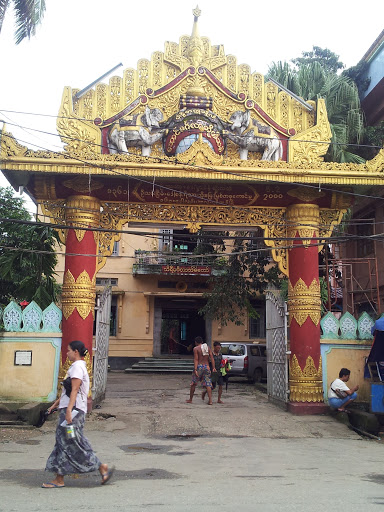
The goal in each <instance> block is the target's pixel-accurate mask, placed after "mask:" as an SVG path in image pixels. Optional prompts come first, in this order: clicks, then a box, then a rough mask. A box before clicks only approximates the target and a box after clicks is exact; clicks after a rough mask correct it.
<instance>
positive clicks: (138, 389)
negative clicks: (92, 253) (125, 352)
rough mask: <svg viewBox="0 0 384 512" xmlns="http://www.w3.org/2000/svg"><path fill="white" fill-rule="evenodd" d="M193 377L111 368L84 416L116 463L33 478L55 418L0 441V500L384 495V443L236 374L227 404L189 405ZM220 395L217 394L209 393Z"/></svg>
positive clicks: (223, 505)
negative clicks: (103, 480) (280, 404)
mask: <svg viewBox="0 0 384 512" xmlns="http://www.w3.org/2000/svg"><path fill="white" fill-rule="evenodd" d="M189 380H190V378H189V376H185V375H171V376H169V375H162V376H154V375H150V376H147V375H126V374H122V373H112V374H109V378H108V390H107V397H106V400H105V401H104V402H103V404H102V406H101V408H100V409H97V410H95V411H94V412H93V413H92V414H91V415H90V417H89V418H88V419H87V422H86V432H87V436H88V437H89V439H90V441H91V443H92V445H93V447H94V449H95V451H96V453H97V454H98V456H99V458H100V459H101V460H102V461H103V462H108V463H113V464H115V465H116V468H117V470H116V473H115V477H114V479H113V480H112V481H111V483H110V484H108V485H106V486H100V481H99V480H100V478H99V475H98V474H96V473H92V474H86V475H76V476H74V477H72V476H71V477H67V479H66V487H65V488H64V489H41V488H40V485H41V483H42V482H44V481H49V478H50V475H49V474H48V473H45V472H44V466H45V462H46V459H47V457H48V455H49V453H50V451H51V450H52V447H53V443H54V429H55V422H54V421H50V422H47V423H46V424H45V425H44V426H43V428H42V429H40V430H36V432H35V434H34V435H33V436H32V437H29V438H26V439H23V438H20V439H17V438H16V439H15V440H13V441H10V442H8V443H2V444H0V496H1V499H0V511H4V512H5V511H6V512H11V511H21V510H23V511H31V512H35V511H66V510H73V509H74V508H76V509H81V510H82V511H88V510H92V511H93V510H96V509H97V510H106V511H109V510H113V511H116V512H118V511H123V510H124V511H126V510H132V511H144V510H151V511H154V512H157V511H160V512H162V511H164V512H165V511H166V512H189V511H195V510H201V511H209V512H211V511H215V510H218V511H220V512H227V511H231V512H233V511H237V510H244V511H253V510H263V511H281V510H282V511H291V510H292V511H298V512H301V511H306V512H307V511H308V510H311V511H317V510H318V511H324V510H325V511H338V512H339V511H340V510H342V509H345V508H347V509H348V510H349V511H360V510H364V512H366V511H368V512H369V511H377V510H380V508H381V507H380V506H382V505H384V486H383V485H384V469H383V453H384V452H383V445H382V443H381V442H377V441H373V440H368V439H365V438H361V437H360V436H358V435H357V434H355V433H354V432H352V431H351V430H349V429H348V427H347V426H346V425H344V424H342V423H339V422H337V421H336V420H335V419H333V418H331V417H329V416H309V417H305V416H300V417H297V416H291V415H290V414H288V413H287V412H285V411H283V410H280V409H279V408H277V407H276V406H274V405H272V404H269V403H268V401H267V397H266V395H265V394H263V393H261V392H260V391H257V390H256V389H255V388H254V386H252V385H250V384H248V383H247V382H244V381H241V380H239V381H237V382H232V383H230V387H229V389H228V393H224V395H223V400H224V401H225V403H224V404H223V405H219V404H217V403H214V405H213V406H208V405H207V403H206V402H205V403H204V402H203V401H202V400H201V397H200V393H198V394H196V395H195V398H194V402H193V403H192V404H187V403H186V402H185V400H186V399H187V398H188V387H189ZM215 397H216V395H215Z"/></svg>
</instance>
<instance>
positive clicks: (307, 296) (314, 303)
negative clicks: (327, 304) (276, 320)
mask: <svg viewBox="0 0 384 512" xmlns="http://www.w3.org/2000/svg"><path fill="white" fill-rule="evenodd" d="M288 297H289V324H291V322H292V319H293V318H294V319H295V320H296V322H297V323H298V324H299V325H300V327H301V326H302V325H303V324H304V322H305V321H306V319H307V318H308V317H309V318H310V319H311V320H312V322H313V323H314V324H315V325H318V324H319V322H320V316H321V299H320V283H319V281H318V280H316V279H314V280H313V281H312V283H311V284H310V285H309V286H307V285H306V284H305V283H304V281H303V280H302V279H301V278H300V279H299V280H298V281H297V283H296V284H295V286H292V284H291V281H288Z"/></svg>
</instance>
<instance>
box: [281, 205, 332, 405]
mask: <svg viewBox="0 0 384 512" xmlns="http://www.w3.org/2000/svg"><path fill="white" fill-rule="evenodd" d="M287 225H288V228H287V233H288V236H289V237H290V238H294V241H293V242H292V245H291V246H290V248H289V249H288V269H289V282H288V310H289V323H290V351H291V355H290V361H289V363H290V364H289V388H290V402H289V405H288V409H289V410H290V411H291V412H293V413H295V414H316V413H323V412H324V411H325V409H326V408H325V405H324V403H323V401H324V399H323V384H322V363H321V355H320V317H321V300H320V283H319V263H318V252H319V246H318V237H319V208H318V206H316V205H312V204H299V205H293V206H290V207H289V208H288V209H287ZM290 243H291V242H290Z"/></svg>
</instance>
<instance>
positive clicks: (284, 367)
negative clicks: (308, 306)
mask: <svg viewBox="0 0 384 512" xmlns="http://www.w3.org/2000/svg"><path fill="white" fill-rule="evenodd" d="M266 343H267V379H268V381H267V392H268V398H269V400H271V401H274V402H277V403H280V404H285V403H286V402H287V401H288V394H289V387H288V358H287V306H286V303H285V302H284V300H283V299H282V298H281V296H280V290H276V289H273V288H269V289H268V290H267V292H266Z"/></svg>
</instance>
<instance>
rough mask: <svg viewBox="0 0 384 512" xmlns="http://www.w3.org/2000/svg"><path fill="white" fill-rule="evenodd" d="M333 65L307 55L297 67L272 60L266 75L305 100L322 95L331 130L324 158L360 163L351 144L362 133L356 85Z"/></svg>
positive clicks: (353, 143) (356, 143) (357, 142)
mask: <svg viewBox="0 0 384 512" xmlns="http://www.w3.org/2000/svg"><path fill="white" fill-rule="evenodd" d="M303 53H306V54H308V53H310V52H303ZM297 60H298V59H294V61H297ZM334 67H335V65H333V66H332V65H329V66H325V65H321V64H320V62H319V61H318V60H317V58H315V59H313V61H311V60H310V58H309V57H307V58H305V59H304V61H300V62H297V63H296V67H294V66H292V65H290V64H288V63H286V62H285V63H282V62H277V63H272V64H271V66H270V67H269V70H268V74H267V78H269V77H270V78H273V79H275V80H276V81H277V82H279V83H280V84H281V85H284V86H285V87H287V88H288V89H289V90H290V91H291V92H293V93H294V94H296V95H297V96H300V97H302V98H303V99H304V100H306V101H308V100H313V101H316V100H317V99H319V98H324V100H325V104H326V107H327V112H328V119H329V123H330V126H331V131H332V144H330V147H329V149H328V152H327V154H326V155H325V160H326V161H329V162H354V163H363V162H364V158H362V157H361V156H359V155H358V154H357V151H356V149H354V146H353V145H356V146H357V145H358V144H360V143H361V140H362V137H363V133H364V122H363V115H362V111H361V108H360V98H359V93H358V89H357V86H356V84H355V82H354V81H353V80H352V79H351V78H349V77H348V76H346V75H344V74H341V75H338V74H336V73H335V72H334V71H332V69H333V68H334Z"/></svg>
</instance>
